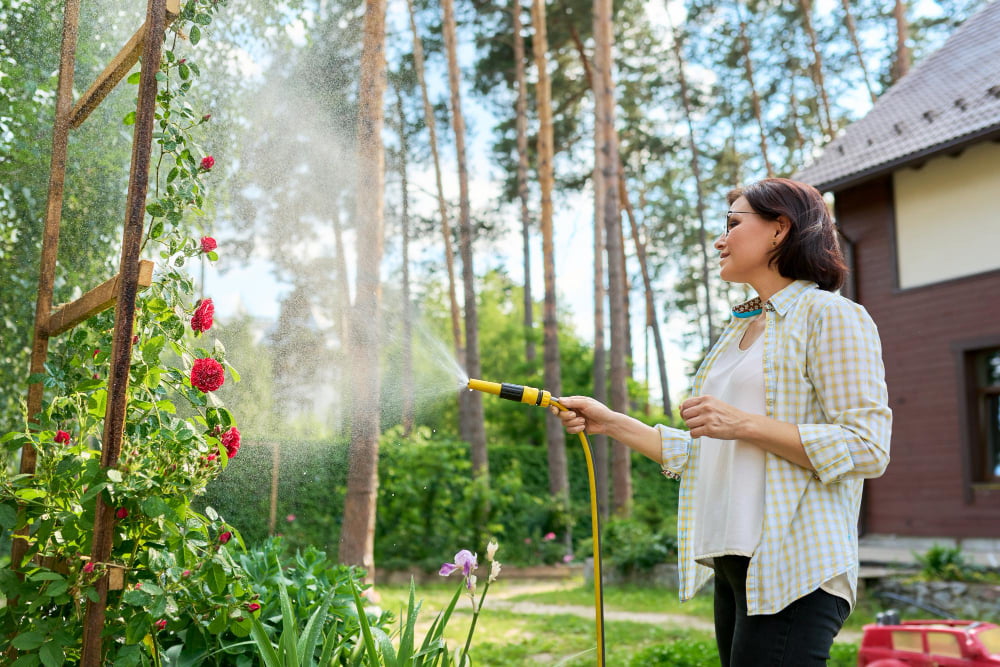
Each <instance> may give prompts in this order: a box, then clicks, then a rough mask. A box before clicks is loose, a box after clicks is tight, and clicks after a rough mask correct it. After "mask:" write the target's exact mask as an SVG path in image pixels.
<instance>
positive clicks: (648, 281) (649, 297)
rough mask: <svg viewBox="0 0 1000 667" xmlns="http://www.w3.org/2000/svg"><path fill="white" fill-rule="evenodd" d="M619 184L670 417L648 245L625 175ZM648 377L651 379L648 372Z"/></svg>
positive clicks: (667, 413) (647, 322)
mask: <svg viewBox="0 0 1000 667" xmlns="http://www.w3.org/2000/svg"><path fill="white" fill-rule="evenodd" d="M618 183H619V195H620V196H621V200H622V203H623V204H624V205H625V212H626V213H627V214H628V220H629V224H630V225H631V227H632V241H633V243H635V256H636V259H638V260H639V271H640V273H641V274H642V288H643V291H644V292H645V294H646V327H647V328H648V329H649V330H651V332H652V334H653V343H654V345H655V346H656V360H657V370H658V371H659V376H660V387H662V388H663V414H665V415H667V416H669V415H670V412H671V406H670V390H669V387H668V386H667V358H666V354H665V353H664V351H663V338H662V337H661V336H660V321H659V318H658V317H657V316H656V302H655V300H654V299H653V280H652V278H650V275H649V263H648V262H647V261H646V243H645V242H644V241H643V240H642V236H641V234H640V233H639V223H638V222H637V221H636V219H635V211H634V210H633V209H632V203H631V202H630V201H629V198H628V190H626V189H625V178H624V174H622V178H620V179H619V180H618ZM646 377H647V378H648V377H649V374H648V372H647V374H646Z"/></svg>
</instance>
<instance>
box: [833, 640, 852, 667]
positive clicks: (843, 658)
mask: <svg viewBox="0 0 1000 667" xmlns="http://www.w3.org/2000/svg"><path fill="white" fill-rule="evenodd" d="M827 664H828V665H829V666H830V667H854V666H855V665H857V664H858V645H857V644H834V645H833V646H831V647H830V660H829V662H827Z"/></svg>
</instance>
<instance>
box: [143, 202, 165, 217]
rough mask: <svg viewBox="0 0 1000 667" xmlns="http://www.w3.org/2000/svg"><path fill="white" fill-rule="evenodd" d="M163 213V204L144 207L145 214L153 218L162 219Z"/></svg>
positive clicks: (156, 203) (157, 203)
mask: <svg viewBox="0 0 1000 667" xmlns="http://www.w3.org/2000/svg"><path fill="white" fill-rule="evenodd" d="M164 212H165V211H164V209H163V204H161V203H160V202H158V201H154V202H152V203H150V204H147V205H146V213H149V214H150V215H151V216H153V217H154V218H162V217H163V214H164Z"/></svg>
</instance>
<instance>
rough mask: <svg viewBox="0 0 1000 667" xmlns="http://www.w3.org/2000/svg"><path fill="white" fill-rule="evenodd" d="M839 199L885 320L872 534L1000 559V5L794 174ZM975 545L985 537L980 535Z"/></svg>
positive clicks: (864, 279) (870, 305)
mask: <svg viewBox="0 0 1000 667" xmlns="http://www.w3.org/2000/svg"><path fill="white" fill-rule="evenodd" d="M795 178H796V179H798V180H802V181H806V182H808V183H811V184H813V185H815V186H816V187H817V188H818V189H819V190H821V191H823V192H826V193H832V195H833V199H834V202H835V204H834V214H835V217H836V220H837V224H838V226H839V228H840V230H841V232H842V238H843V246H844V249H845V254H846V255H847V258H848V261H849V263H850V265H851V277H850V278H849V281H850V282H849V284H848V285H847V287H846V288H845V290H844V293H845V295H846V296H849V297H851V298H853V299H855V300H857V301H858V302H860V303H861V304H863V305H864V306H865V307H866V308H867V309H868V311H869V312H870V313H871V315H872V317H873V318H874V319H875V322H876V323H877V324H878V327H879V331H880V333H881V336H882V341H883V346H884V359H885V364H886V379H887V383H888V385H889V399H890V404H891V406H892V409H893V412H894V428H893V438H892V460H891V463H890V465H889V468H888V470H887V471H886V473H885V475H884V476H883V477H881V478H879V479H876V480H870V481H869V483H868V484H866V490H865V499H864V507H863V516H862V530H863V531H864V533H866V534H868V535H871V534H876V535H894V536H904V537H910V538H918V537H928V538H930V537H935V538H937V537H942V538H950V539H949V540H947V541H952V542H953V543H954V542H958V543H964V542H969V543H972V542H978V543H980V544H981V543H983V542H987V543H989V544H990V547H989V550H990V551H992V552H994V553H993V556H992V558H991V560H995V559H996V557H997V555H998V554H997V553H996V552H997V551H1000V548H998V545H1000V1H994V2H992V3H990V4H988V5H987V6H986V7H985V8H984V9H982V10H981V11H980V12H979V13H977V14H976V15H974V16H973V17H971V18H969V19H968V20H967V21H966V22H965V23H963V24H962V25H961V26H960V27H959V28H958V29H957V30H956V31H955V33H954V34H953V35H952V36H951V37H950V38H949V39H948V41H947V42H946V43H945V44H944V45H943V46H942V47H941V48H940V49H939V50H938V51H936V52H935V53H933V54H932V55H930V56H928V57H927V58H926V59H924V60H923V61H922V62H920V63H919V64H918V65H917V66H916V67H915V68H914V69H913V70H912V71H911V72H910V73H909V74H908V75H907V76H905V77H904V78H903V79H901V80H900V81H899V82H898V83H896V85H894V86H893V87H892V88H890V89H889V90H887V91H886V92H885V93H884V94H883V95H882V97H881V98H879V100H878V102H877V103H876V104H875V105H874V107H873V108H872V110H871V111H870V112H869V113H868V115H867V116H865V117H864V118H862V119H861V120H859V121H857V122H855V123H854V124H852V125H850V126H849V127H848V128H846V130H845V131H844V132H843V133H842V135H841V136H840V137H838V138H837V139H836V140H834V141H832V142H831V143H830V144H829V145H828V146H827V147H826V148H825V149H824V151H823V153H822V154H821V155H820V156H819V157H818V158H817V159H816V160H815V161H814V162H813V164H811V165H809V166H808V167H806V168H805V169H803V170H802V171H800V172H799V173H798V174H796V175H795ZM982 538H991V539H987V540H984V539H982Z"/></svg>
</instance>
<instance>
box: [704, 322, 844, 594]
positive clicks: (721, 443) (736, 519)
mask: <svg viewBox="0 0 1000 667" xmlns="http://www.w3.org/2000/svg"><path fill="white" fill-rule="evenodd" d="M702 393H703V394H705V395H709V396H714V397H716V398H718V399H719V400H721V401H724V402H726V403H728V404H729V405H732V406H733V407H735V408H739V409H740V410H743V411H744V412H749V413H751V414H757V415H766V414H767V410H766V408H765V406H764V336H763V334H761V335H760V336H758V337H757V340H755V341H754V342H753V343H752V344H751V345H750V347H749V348H748V349H746V350H741V349H740V347H739V343H738V339H734V340H733V341H732V342H731V343H730V344H729V345H728V346H727V347H726V349H725V350H723V351H722V352H721V353H720V355H719V358H718V359H717V360H716V362H715V364H713V365H712V368H711V370H710V371H709V373H708V377H706V378H705V384H704V385H703V387H702ZM765 464H766V453H765V452H764V450H763V449H760V448H759V447H757V446H756V445H751V444H750V443H746V442H741V441H739V440H716V439H715V438H708V437H702V439H701V448H700V449H699V452H698V481H697V483H696V484H695V491H694V493H695V502H694V531H693V533H694V535H693V544H694V554H695V560H696V561H697V562H699V563H701V564H702V565H707V566H709V567H714V565H715V560H714V559H715V557H716V556H748V557H752V556H753V554H754V552H755V551H756V550H757V544H758V543H759V542H760V536H761V530H762V528H763V525H764V497H765V486H766V475H765V469H766V465H765ZM820 588H822V589H823V590H824V591H826V592H827V593H831V594H832V595H836V596H838V597H841V598H844V599H845V600H847V602H848V603H849V604H850V605H851V608H852V609H853V607H854V592H853V591H852V590H851V585H850V582H849V580H848V578H847V575H846V574H840V575H837V576H836V577H834V578H833V579H831V580H829V581H826V582H823V584H822V585H821V586H820Z"/></svg>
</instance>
